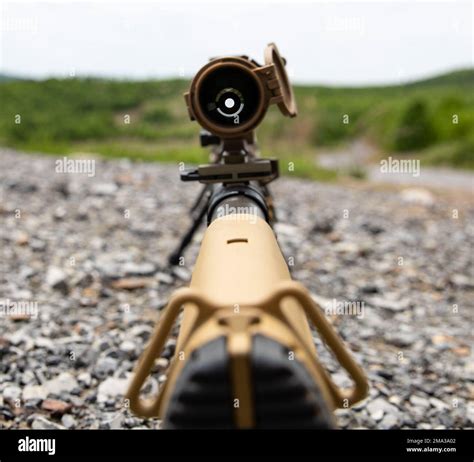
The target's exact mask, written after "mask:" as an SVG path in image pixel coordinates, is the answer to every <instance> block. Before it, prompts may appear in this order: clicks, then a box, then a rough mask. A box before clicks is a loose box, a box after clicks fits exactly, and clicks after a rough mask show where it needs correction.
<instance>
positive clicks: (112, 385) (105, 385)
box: [97, 377, 129, 403]
mask: <svg viewBox="0 0 474 462" xmlns="http://www.w3.org/2000/svg"><path fill="white" fill-rule="evenodd" d="M128 382H129V381H128V380H126V379H118V378H115V377H108V378H107V379H105V380H104V381H103V382H102V383H101V384H100V385H99V388H98V394H97V401H98V402H99V403H104V402H106V401H107V400H108V399H109V398H112V399H116V398H117V397H119V396H123V395H125V393H126V391H127V386H128Z"/></svg>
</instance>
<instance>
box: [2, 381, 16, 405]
mask: <svg viewBox="0 0 474 462" xmlns="http://www.w3.org/2000/svg"><path fill="white" fill-rule="evenodd" d="M2 394H3V398H4V399H5V400H6V401H10V402H14V401H16V400H17V399H20V397H21V388H20V387H18V386H17V385H9V386H7V387H5V388H4V389H3V392H2Z"/></svg>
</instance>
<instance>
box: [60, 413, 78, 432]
mask: <svg viewBox="0 0 474 462" xmlns="http://www.w3.org/2000/svg"><path fill="white" fill-rule="evenodd" d="M61 423H62V424H63V425H64V428H67V429H68V430H70V429H72V428H75V427H76V426H77V421H76V419H75V418H74V417H73V416H72V415H70V414H64V415H63V416H62V417H61Z"/></svg>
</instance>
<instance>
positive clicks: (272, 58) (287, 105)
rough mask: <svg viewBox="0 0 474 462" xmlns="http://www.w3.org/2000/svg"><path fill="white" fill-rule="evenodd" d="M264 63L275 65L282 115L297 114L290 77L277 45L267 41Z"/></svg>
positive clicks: (290, 115) (279, 106)
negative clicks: (281, 98) (280, 95)
mask: <svg viewBox="0 0 474 462" xmlns="http://www.w3.org/2000/svg"><path fill="white" fill-rule="evenodd" d="M264 57H265V64H273V65H274V66H275V74H276V78H277V79H278V83H279V84H280V90H281V94H282V96H283V100H282V101H281V102H279V103H278V108H279V109H280V111H281V112H282V114H283V115H285V116H289V117H295V116H296V115H297V114H298V109H297V107H296V101H295V96H294V94H293V88H292V87H291V84H290V79H289V78H288V74H287V72H286V69H285V64H286V61H285V59H284V58H282V57H281V55H280V52H279V51H278V48H277V46H276V45H275V44H274V43H269V44H268V45H267V47H266V48H265V53H264Z"/></svg>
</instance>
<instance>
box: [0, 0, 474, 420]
mask: <svg viewBox="0 0 474 462" xmlns="http://www.w3.org/2000/svg"><path fill="white" fill-rule="evenodd" d="M0 18H1V30H0V31H1V35H0V243H1V249H0V250H1V254H0V256H1V258H0V428H2V429H4V428H35V429H44V428H46V429H47V428H96V429H97V428H159V427H160V421H159V420H158V419H150V420H143V419H139V418H137V417H135V416H133V415H131V414H130V412H129V410H128V407H127V405H126V402H125V401H124V393H125V390H126V387H127V384H128V383H129V380H130V376H131V372H132V370H133V367H134V365H135V363H136V361H137V359H138V357H139V355H140V354H141V352H142V351H143V349H144V347H145V345H146V343H147V341H148V339H149V338H150V335H151V332H152V329H153V327H154V325H155V322H156V320H157V319H158V317H159V313H160V310H161V309H162V308H163V307H164V306H165V305H166V302H167V299H168V298H169V296H170V294H171V293H172V292H173V291H174V290H175V289H177V288H178V287H182V286H183V285H186V284H188V283H189V280H190V277H191V271H192V268H193V265H194V262H195V259H196V256H197V252H198V250H199V244H200V242H201V239H202V235H203V230H202V229H201V231H200V232H199V233H198V234H197V235H196V238H195V240H194V242H193V243H192V245H191V246H190V248H189V249H188V251H187V253H186V254H185V256H184V257H185V258H184V261H183V262H182V263H183V265H181V266H177V267H170V266H169V265H168V262H167V257H168V255H169V253H170V252H171V250H172V249H173V248H174V247H175V246H176V245H177V244H178V239H179V236H180V235H182V233H183V232H184V230H186V228H187V227H188V226H189V224H190V218H189V216H188V210H189V207H190V205H191V204H192V202H193V200H194V198H195V196H196V194H197V193H198V190H199V188H198V185H195V184H189V183H186V184H183V183H180V181H179V166H180V165H181V163H185V164H186V166H188V165H189V164H192V163H202V162H206V161H207V159H208V153H207V150H206V149H203V148H201V147H199V145H198V133H199V127H198V126H197V124H196V123H195V122H194V123H192V122H190V121H189V120H188V118H187V113H186V107H185V104H184V99H183V97H182V93H183V91H185V90H186V89H187V87H188V85H189V82H190V79H191V78H192V76H193V75H194V74H195V73H196V72H197V71H198V69H199V68H200V67H201V66H202V65H204V64H205V63H206V62H207V60H208V58H209V57H212V56H216V55H227V54H248V55H249V56H251V57H252V58H254V59H256V60H257V61H262V60H263V50H264V48H265V45H266V44H267V43H269V42H272V41H274V42H276V43H277V45H278V46H279V48H280V51H281V52H282V54H283V55H284V56H285V57H286V58H287V60H288V70H289V74H290V77H291V79H292V81H293V83H294V84H295V93H296V99H297V103H298V106H299V116H298V117H297V118H296V119H291V120H289V119H285V118H284V117H282V116H281V114H280V113H279V112H278V110H277V109H275V108H271V110H270V111H269V113H268V114H267V117H266V118H265V120H264V121H263V123H262V125H261V126H260V127H259V129H258V131H257V132H258V140H259V144H260V147H261V151H262V155H264V156H278V157H279V158H280V160H281V162H280V170H281V173H282V174H283V178H281V179H279V180H278V181H276V182H275V183H274V184H273V183H272V185H271V189H272V192H273V193H274V196H275V204H276V207H277V217H278V223H277V224H276V226H275V230H276V234H277V237H278V241H279V244H280V246H281V248H282V251H283V254H284V256H285V258H286V259H287V261H288V263H289V265H290V270H291V272H292V275H293V277H294V278H295V279H297V280H299V281H301V282H302V283H303V284H305V286H306V287H307V288H308V289H309V290H310V291H311V292H312V293H313V295H314V297H315V299H316V300H317V301H318V302H319V303H320V305H321V307H322V308H323V309H326V315H327V316H328V318H329V319H330V321H331V322H332V323H333V324H334V325H335V327H336V328H337V330H338V332H339V333H340V335H341V336H342V338H343V339H344V340H345V342H346V343H347V345H348V347H349V348H350V349H351V350H352V352H353V353H354V355H355V357H356V359H357V361H358V362H359V363H360V364H361V365H362V366H363V368H364V370H365V371H366V373H367V375H368V377H369V381H370V385H371V389H370V396H369V398H368V399H367V400H366V401H364V402H363V403H361V404H360V405H358V406H356V407H354V408H351V409H344V410H340V411H339V412H338V423H339V426H340V427H342V428H382V429H388V428H422V429H423V428H425V429H426V428H468V427H469V428H472V427H474V406H473V403H474V387H473V383H474V361H472V340H473V339H472V321H473V304H472V301H473V299H474V298H473V295H474V283H473V275H474V271H473V270H474V266H473V262H472V244H473V238H474V220H473V219H474V201H473V194H472V193H473V184H474V183H473V177H474V174H473V171H472V169H473V167H474V130H473V128H474V91H473V90H474V70H473V28H472V26H473V24H472V21H473V6H472V2H470V1H456V0H452V1H414V0H411V1H379V2H375V1H370V2H360V1H346V2H340V1H334V2H325V1H322V2H318V1H312V2H310V1H300V2H295V1H291V2H290V1H287V2H268V1H265V2H264V1H239V2H238V3H232V2H231V3H229V2H225V3H224V2H217V1H216V2H181V1H173V2H171V1H166V2H158V1H154V2H153V1H150V2H131V1H128V2H118V1H103V2H59V1H56V2H23V1H21V2H16V1H15V2H8V1H3V2H2V3H0ZM76 161H77V162H76ZM401 161H403V162H404V163H402V162H401ZM80 162H82V163H80ZM232 270H235V269H232ZM346 303H348V304H356V305H357V307H358V308H360V310H361V311H359V312H358V314H360V316H359V315H358V316H354V315H351V314H350V313H345V314H344V313H343V312H342V313H337V312H334V311H331V310H330V308H331V307H335V306H341V304H342V306H344V304H346ZM176 334H177V330H176V329H175V331H174V332H173V335H172V336H171V337H170V339H169V340H168V341H167V344H166V348H165V350H164V351H163V353H162V355H161V357H160V358H157V360H156V363H155V367H154V370H153V372H154V374H153V377H152V378H150V380H149V382H148V384H147V385H146V389H145V393H148V394H154V393H156V391H157V389H158V388H159V385H160V384H161V383H163V381H164V380H166V372H167V369H168V365H169V361H170V359H171V358H172V356H173V354H174V352H175V346H176ZM314 339H315V342H316V343H317V344H318V351H319V354H320V355H321V357H322V360H323V362H324V364H325V365H326V366H327V367H328V369H329V371H330V372H331V373H332V374H333V377H334V380H335V381H336V383H338V384H339V385H341V386H342V385H344V386H346V385H347V384H348V382H347V377H346V376H345V374H344V373H343V372H342V371H341V370H340V368H339V367H338V365H337V364H336V362H335V361H334V360H333V359H332V358H331V356H330V355H329V354H327V353H326V352H325V350H324V348H323V346H322V345H321V342H320V341H319V339H318V335H317V333H316V331H315V332H314Z"/></svg>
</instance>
